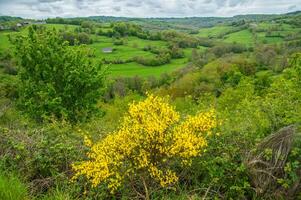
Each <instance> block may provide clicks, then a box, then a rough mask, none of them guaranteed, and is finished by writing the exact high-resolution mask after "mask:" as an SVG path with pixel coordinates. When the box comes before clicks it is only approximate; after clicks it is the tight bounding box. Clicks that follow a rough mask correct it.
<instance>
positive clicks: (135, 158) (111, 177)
mask: <svg viewBox="0 0 301 200" xmlns="http://www.w3.org/2000/svg"><path fill="white" fill-rule="evenodd" d="M216 125H217V122H216V117H215V112H214V111H213V110H211V111H209V112H206V113H200V114H198V115H196V116H188V117H187V119H186V120H185V121H183V122H180V115H179V113H178V112H176V111H175V110H174V109H173V108H172V107H171V106H170V105H169V104H168V103H167V102H166V100H165V99H164V98H160V97H156V96H153V95H148V97H147V98H146V99H145V100H144V101H141V102H139V103H136V104H131V105H130V107H129V110H128V114H127V116H125V117H124V119H123V122H122V124H121V126H120V128H119V129H118V130H117V131H116V132H113V133H111V134H109V135H108V136H107V137H105V138H104V139H103V140H101V141H100V142H97V143H95V144H93V143H91V141H89V140H88V139H87V138H85V141H86V144H87V145H88V146H89V147H90V148H91V149H90V151H89V152H88V154H87V157H88V160H87V161H82V162H80V163H77V164H74V165H73V169H74V171H75V172H76V173H75V176H74V178H77V177H79V176H81V175H84V176H85V177H86V178H87V179H88V180H89V181H90V182H91V184H92V186H97V185H99V184H100V183H106V184H107V185H108V188H109V189H110V191H111V192H114V191H116V190H117V189H118V188H119V187H120V186H121V184H123V183H124V181H125V180H129V179H131V178H132V177H135V176H138V177H139V176H142V177H145V176H146V177H148V178H149V179H150V180H153V181H154V182H157V183H159V184H160V185H161V186H162V187H167V186H170V185H172V184H174V183H176V182H177V181H178V176H177V174H176V172H175V171H173V169H172V167H173V163H175V162H179V161H180V163H181V165H187V164H190V163H191V160H192V158H194V157H197V156H200V155H201V153H202V152H203V151H204V149H205V147H206V145H207V141H206V137H207V136H208V135H210V134H211V131H212V129H213V128H215V127H216Z"/></svg>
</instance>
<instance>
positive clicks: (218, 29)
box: [197, 26, 232, 37]
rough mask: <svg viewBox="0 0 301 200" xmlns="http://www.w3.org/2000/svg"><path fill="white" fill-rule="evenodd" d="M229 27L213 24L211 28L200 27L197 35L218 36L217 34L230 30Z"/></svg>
mask: <svg viewBox="0 0 301 200" xmlns="http://www.w3.org/2000/svg"><path fill="white" fill-rule="evenodd" d="M231 29H232V27H231V26H214V27H211V28H202V29H200V30H199V33H198V34H197V35H198V36H200V37H218V35H220V34H222V33H224V32H227V31H230V30H231Z"/></svg>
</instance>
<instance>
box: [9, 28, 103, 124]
mask: <svg viewBox="0 0 301 200" xmlns="http://www.w3.org/2000/svg"><path fill="white" fill-rule="evenodd" d="M14 43H15V46H16V57H17V59H18V64H19V67H20V69H19V78H20V81H21V84H20V85H19V86H20V87H19V96H20V97H19V103H20V106H21V108H22V109H23V110H24V111H26V112H27V113H28V114H29V115H30V116H32V117H33V118H35V119H36V120H38V121H41V120H43V119H48V118H49V117H55V118H59V119H63V118H64V119H67V120H69V121H78V120H84V119H87V118H88V117H89V116H90V114H91V113H92V111H94V110H95V103H96V101H97V100H98V98H99V96H100V94H101V93H100V89H101V88H102V86H103V79H104V75H103V70H101V66H100V65H99V64H95V63H92V61H91V60H89V59H88V57H87V56H86V55H87V54H88V53H90V52H89V50H88V49H86V48H83V47H82V46H75V47H69V46H68V43H67V42H64V40H63V39H62V38H61V37H60V35H59V33H58V32H57V31H55V30H53V31H46V30H44V29H41V30H37V29H35V28H32V27H30V28H29V32H28V35H27V36H19V37H17V38H16V40H15V42H14Z"/></svg>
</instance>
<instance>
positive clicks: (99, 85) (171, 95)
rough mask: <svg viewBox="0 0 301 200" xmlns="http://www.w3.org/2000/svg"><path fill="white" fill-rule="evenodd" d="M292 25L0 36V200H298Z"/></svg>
mask: <svg viewBox="0 0 301 200" xmlns="http://www.w3.org/2000/svg"><path fill="white" fill-rule="evenodd" d="M8 19H9V20H7V19H6V21H5V22H4V23H5V24H11V25H12V26H13V24H14V23H16V22H20V21H22V19H15V18H13V19H10V18H8ZM300 19H301V18H300V15H298V14H296V15H288V16H286V15H284V16H268V17H264V18H261V21H258V20H254V19H253V18H250V19H248V20H245V19H244V20H242V19H240V20H234V19H233V20H231V21H229V19H225V21H224V23H223V24H217V25H216V24H215V25H216V26H213V27H207V28H204V27H201V28H200V27H198V26H197V25H194V27H193V29H189V30H188V29H187V30H186V29H185V30H183V29H182V28H183V24H182V23H183V21H181V20H180V22H178V21H172V20H171V21H172V22H171V21H170V20H166V22H164V23H163V24H165V23H171V26H174V27H178V26H180V25H181V27H182V28H181V29H179V30H161V29H165V28H164V26H163V28H162V27H159V28H154V25H153V22H152V23H149V24H150V26H151V27H152V28H151V29H147V28H145V27H146V26H145V24H144V25H143V26H140V25H137V23H128V22H120V21H119V22H112V23H111V24H108V23H107V22H99V21H98V20H95V19H85V18H84V19H72V20H71V19H48V20H47V22H49V23H48V24H43V25H27V26H24V27H22V28H21V29H18V30H5V31H2V32H0V40H1V41H4V42H3V43H2V42H1V46H0V199H11V200H18V199H20V200H24V199H301V193H300V191H301V157H300V155H301V135H300V122H301V49H300V42H301V38H300V29H301V27H300V24H301V23H296V21H298V20H299V21H300ZM0 22H1V21H0ZM194 22H195V21H194ZM195 24H197V23H196V22H195ZM186 28H187V27H186ZM196 29H197V31H196ZM8 35H9V36H8ZM106 47H113V52H112V53H104V52H102V51H100V49H102V48H106ZM114 49H115V50H114ZM164 72H166V73H164ZM121 75H122V76H121Z"/></svg>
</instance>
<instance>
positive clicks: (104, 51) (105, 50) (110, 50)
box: [102, 47, 113, 53]
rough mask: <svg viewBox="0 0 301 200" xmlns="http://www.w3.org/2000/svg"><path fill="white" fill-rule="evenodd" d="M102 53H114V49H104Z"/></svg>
mask: <svg viewBox="0 0 301 200" xmlns="http://www.w3.org/2000/svg"><path fill="white" fill-rule="evenodd" d="M102 52H103V53H112V52H113V48H111V47H107V48H103V49H102Z"/></svg>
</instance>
